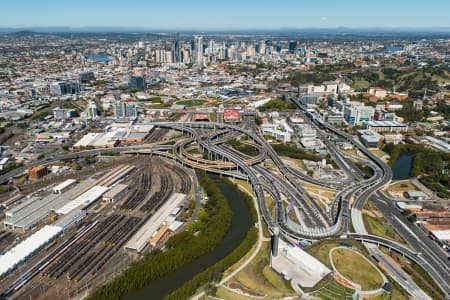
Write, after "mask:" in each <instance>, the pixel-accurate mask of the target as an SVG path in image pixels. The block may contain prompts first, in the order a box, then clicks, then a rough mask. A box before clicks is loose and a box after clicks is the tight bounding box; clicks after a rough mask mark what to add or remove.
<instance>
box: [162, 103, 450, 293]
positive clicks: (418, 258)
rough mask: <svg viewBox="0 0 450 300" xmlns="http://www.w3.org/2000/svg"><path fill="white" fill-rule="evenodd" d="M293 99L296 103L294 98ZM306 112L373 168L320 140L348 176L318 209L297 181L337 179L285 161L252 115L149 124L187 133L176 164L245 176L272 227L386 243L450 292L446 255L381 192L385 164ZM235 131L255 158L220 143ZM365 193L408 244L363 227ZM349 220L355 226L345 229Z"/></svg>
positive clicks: (313, 236)
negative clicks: (241, 119) (292, 211)
mask: <svg viewBox="0 0 450 300" xmlns="http://www.w3.org/2000/svg"><path fill="white" fill-rule="evenodd" d="M293 101H294V103H296V104H297V105H298V106H299V107H300V108H301V106H300V104H299V103H297V102H296V100H295V99H293ZM305 117H307V118H308V119H309V120H310V122H311V123H312V124H314V125H315V126H316V127H317V128H318V129H320V130H323V131H327V132H329V133H332V134H334V135H337V136H339V137H340V138H341V139H345V140H346V141H348V142H350V143H352V144H353V145H354V146H355V147H356V148H357V149H358V150H359V151H361V152H362V153H363V154H365V155H366V157H367V158H368V160H367V161H366V165H368V166H369V167H370V168H372V170H373V176H372V177H371V178H369V179H363V178H362V175H361V171H360V170H359V169H358V168H357V167H356V166H355V164H354V162H353V161H352V160H351V159H350V158H349V157H348V155H347V154H344V153H340V150H338V149H337V147H335V146H334V144H332V143H331V142H330V141H328V140H324V142H325V143H326V145H327V146H328V149H329V151H330V152H331V153H330V154H331V156H332V157H333V159H334V160H335V162H336V163H337V164H338V166H339V167H340V168H341V169H343V170H346V171H347V173H348V177H349V179H348V181H347V182H346V186H345V188H344V189H342V190H341V191H340V192H339V193H338V194H337V196H336V198H335V199H334V201H333V204H332V209H331V210H330V212H329V213H326V212H325V211H323V209H321V208H320V207H319V206H318V204H317V202H315V201H313V199H312V198H311V197H310V195H309V194H308V192H307V191H305V190H304V188H303V187H302V185H301V182H302V181H307V182H311V183H314V184H319V185H322V186H326V187H336V186H339V185H340V184H339V183H336V182H323V181H319V180H316V179H313V178H311V177H309V176H307V175H305V174H303V173H301V172H296V171H295V170H293V169H292V168H290V167H288V166H286V165H285V164H284V163H283V161H282V160H281V159H280V158H279V156H278V155H277V153H276V152H275V151H274V150H273V148H272V147H271V146H270V144H268V143H267V141H266V140H265V139H264V138H263V137H262V136H261V134H260V133H259V132H258V129H257V128H256V126H255V124H254V122H253V120H252V119H251V118H247V120H246V121H245V123H244V125H243V126H241V127H238V126H234V125H225V124H219V123H213V122H191V123H190V122H185V123H178V122H159V123H158V122H156V123H154V125H155V126H157V127H161V128H170V129H174V130H178V131H180V132H182V133H183V134H187V135H188V136H189V137H188V138H187V139H186V140H185V141H184V142H180V143H177V144H175V148H174V152H173V156H174V158H175V159H177V161H179V162H180V163H181V164H183V165H185V166H190V167H194V168H202V169H204V170H206V171H208V172H211V173H217V174H221V175H226V176H231V177H235V178H242V179H246V180H247V181H249V183H250V184H251V185H252V188H253V190H254V192H255V195H256V197H257V199H258V204H259V209H260V211H261V215H262V217H263V219H264V221H265V222H266V223H267V225H268V228H269V230H270V231H271V232H272V233H274V232H275V229H276V228H277V229H278V230H279V232H280V234H282V235H284V236H286V237H289V238H291V239H295V240H297V241H300V240H309V241H314V240H320V239H325V238H341V237H343V238H350V239H355V240H358V241H361V242H364V243H370V244H374V245H378V246H380V245H381V246H385V247H387V248H389V249H391V250H394V251H397V252H398V253H401V254H402V255H404V256H406V257H408V258H409V259H411V260H412V261H414V262H415V263H417V264H419V265H420V266H422V267H423V268H424V269H425V270H426V272H427V273H429V274H430V275H431V276H432V277H433V279H434V280H435V281H436V282H437V283H438V285H439V286H440V287H441V288H442V289H443V290H444V291H445V293H446V294H447V295H450V286H449V282H450V275H449V274H450V272H449V270H450V269H449V265H448V260H447V257H446V256H445V255H444V254H443V253H442V252H441V251H440V249H439V248H438V246H437V245H435V244H433V243H432V241H430V240H429V239H428V238H427V237H426V235H425V234H424V233H423V232H421V231H420V230H419V229H418V228H417V227H415V226H414V225H412V224H410V223H409V222H408V221H407V220H406V219H405V217H404V216H403V215H401V213H400V212H399V211H398V210H397V209H396V208H395V207H394V205H393V204H392V201H391V200H390V199H389V198H388V197H387V196H386V195H385V194H384V193H383V192H382V189H383V188H384V187H385V186H386V185H388V184H389V182H390V181H391V179H392V171H391V169H390V167H389V166H387V165H386V163H384V162H383V161H382V160H381V159H379V158H378V157H377V156H376V155H374V154H372V153H371V152H370V151H369V150H367V149H366V148H365V147H364V146H363V145H362V144H360V143H359V142H358V141H356V140H355V139H354V138H353V137H352V136H350V135H348V134H345V133H342V132H340V131H338V130H337V129H335V128H334V127H332V126H330V125H328V124H326V123H323V122H320V121H319V120H317V119H315V118H314V117H313V116H311V115H308V113H307V112H306V111H305ZM205 132H210V134H209V135H208V134H205ZM238 135H245V136H246V137H247V138H248V139H249V140H251V141H252V142H253V143H254V145H255V147H256V148H257V149H258V151H259V154H258V156H257V158H255V159H251V157H248V156H246V155H244V154H242V153H239V152H237V151H236V150H234V149H232V148H230V147H228V146H227V145H226V144H225V142H226V141H227V140H229V139H232V138H235V137H237V136H238ZM194 144H196V145H198V147H199V148H200V149H201V150H203V151H205V152H206V153H207V156H208V159H198V158H194V157H189V153H188V152H187V151H185V150H183V148H184V149H185V148H187V147H189V146H190V145H191V146H192V145H194ZM265 156H267V157H268V158H269V159H270V160H271V161H272V162H273V163H274V165H275V166H276V168H277V174H275V173H274V172H271V171H269V170H268V169H267V168H265V167H263V166H262V165H261V162H262V161H263V159H264V157H265ZM299 173H300V174H299ZM355 179H356V180H355ZM267 195H270V197H271V198H272V199H273V200H274V202H275V214H274V215H273V214H272V212H271V211H270V210H269V208H268V207H267V204H266V196H267ZM283 199H285V201H286V199H287V201H288V202H289V203H291V205H295V206H296V207H297V211H298V212H299V219H300V223H301V224H297V223H294V222H292V220H290V219H289V217H288V215H287V209H286V208H285V206H284V203H283V201H284V200H283ZM351 199H353V202H352V204H351V205H350V202H351ZM368 199H370V200H371V201H373V202H374V204H375V205H376V206H377V207H379V209H380V212H381V213H382V214H383V215H384V216H385V217H386V219H387V220H388V221H389V222H391V223H392V225H393V226H394V227H395V228H396V229H397V230H398V231H399V233H400V234H401V235H402V237H403V238H404V239H405V240H406V241H407V242H408V243H409V247H407V246H404V245H402V244H399V243H397V242H394V241H391V240H389V239H385V238H382V237H378V236H373V235H369V234H368V233H367V231H366V229H365V227H364V223H363V220H362V208H363V206H364V204H365V202H366V200H368ZM393 216H395V217H393ZM350 223H351V224H352V226H353V229H354V231H355V232H350V226H349V224H350ZM400 224H401V225H400Z"/></svg>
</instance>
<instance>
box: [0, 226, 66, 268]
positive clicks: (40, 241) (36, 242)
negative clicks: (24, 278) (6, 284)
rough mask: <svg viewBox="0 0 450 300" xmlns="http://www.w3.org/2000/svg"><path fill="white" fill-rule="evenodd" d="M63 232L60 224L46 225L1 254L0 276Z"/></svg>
mask: <svg viewBox="0 0 450 300" xmlns="http://www.w3.org/2000/svg"><path fill="white" fill-rule="evenodd" d="M61 232H62V228H61V227H59V226H54V225H46V226H44V227H43V228H41V229H40V230H38V231H36V232H35V233H34V234H32V235H30V236H29V237H28V238H26V239H25V240H23V241H22V242H20V243H19V244H17V245H16V246H14V247H13V248H12V249H11V250H9V251H8V252H6V253H5V254H3V255H0V276H3V275H5V274H7V273H8V272H9V271H10V270H12V269H13V268H14V267H15V266H17V265H18V264H19V263H21V262H23V261H24V260H26V259H27V258H28V257H29V256H30V255H32V254H33V253H34V252H36V251H37V250H38V249H40V248H41V247H42V246H44V245H45V244H47V243H48V242H50V241H51V240H52V239H54V238H55V237H56V236H57V235H58V234H60V233H61Z"/></svg>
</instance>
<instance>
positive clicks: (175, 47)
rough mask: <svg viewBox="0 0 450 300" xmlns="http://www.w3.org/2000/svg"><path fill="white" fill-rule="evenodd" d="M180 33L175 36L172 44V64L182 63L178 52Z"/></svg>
mask: <svg viewBox="0 0 450 300" xmlns="http://www.w3.org/2000/svg"><path fill="white" fill-rule="evenodd" d="M180 48H181V47H180V33H179V32H177V33H176V34H175V42H174V44H173V59H172V61H173V62H174V63H180V62H182V57H181V51H180Z"/></svg>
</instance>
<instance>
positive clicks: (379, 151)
mask: <svg viewBox="0 0 450 300" xmlns="http://www.w3.org/2000/svg"><path fill="white" fill-rule="evenodd" d="M370 152H372V153H373V154H375V155H376V156H378V157H380V158H382V157H384V156H385V155H388V154H387V153H386V152H383V150H380V149H370ZM388 156H389V155H388Z"/></svg>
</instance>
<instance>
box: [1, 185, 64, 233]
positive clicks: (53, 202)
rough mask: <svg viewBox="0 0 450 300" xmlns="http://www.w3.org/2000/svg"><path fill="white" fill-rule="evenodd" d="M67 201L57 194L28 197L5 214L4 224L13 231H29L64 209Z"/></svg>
mask: <svg viewBox="0 0 450 300" xmlns="http://www.w3.org/2000/svg"><path fill="white" fill-rule="evenodd" d="M66 201H67V200H66V199H65V198H64V197H60V196H58V195H55V194H50V195H48V196H46V197H43V198H40V197H29V198H28V197H27V198H25V200H24V201H23V202H22V203H20V204H19V205H17V206H15V207H13V208H12V209H10V210H8V211H6V212H5V220H4V221H3V224H4V226H5V228H8V229H11V230H19V231H22V232H25V231H27V230H28V229H30V228H31V227H33V226H34V225H35V224H36V223H38V222H39V221H41V220H42V219H43V218H45V217H47V216H48V215H50V213H51V212H53V211H55V210H57V209H59V208H60V207H62V206H63V205H64V204H65V202H66Z"/></svg>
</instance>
